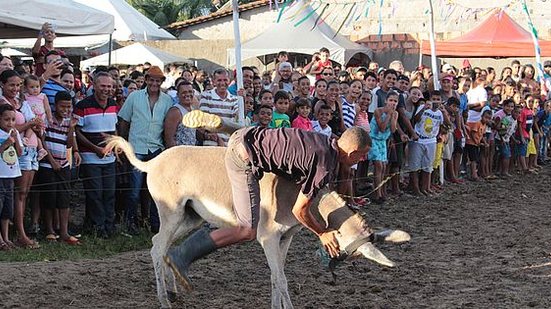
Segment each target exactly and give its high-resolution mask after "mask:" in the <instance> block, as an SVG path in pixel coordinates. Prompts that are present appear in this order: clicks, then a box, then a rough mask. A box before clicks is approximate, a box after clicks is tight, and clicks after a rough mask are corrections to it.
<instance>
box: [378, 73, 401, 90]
mask: <svg viewBox="0 0 551 309" xmlns="http://www.w3.org/2000/svg"><path fill="white" fill-rule="evenodd" d="M397 79H398V73H397V72H396V71H394V70H393V69H388V70H386V71H385V72H384V73H383V84H382V87H381V88H383V89H384V90H385V91H388V89H391V88H393V87H394V84H396V80H397Z"/></svg>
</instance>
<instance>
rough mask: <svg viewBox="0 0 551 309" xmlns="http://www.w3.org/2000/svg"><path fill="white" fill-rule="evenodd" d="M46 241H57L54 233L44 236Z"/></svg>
mask: <svg viewBox="0 0 551 309" xmlns="http://www.w3.org/2000/svg"><path fill="white" fill-rule="evenodd" d="M46 240H47V241H57V235H56V234H54V233H50V234H48V235H46Z"/></svg>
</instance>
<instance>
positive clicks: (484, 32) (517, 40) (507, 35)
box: [422, 10, 551, 58]
mask: <svg viewBox="0 0 551 309" xmlns="http://www.w3.org/2000/svg"><path fill="white" fill-rule="evenodd" d="M422 45H423V49H422V53H423V54H424V55H430V54H431V51H430V42H429V41H426V40H425V41H423V44H422ZM435 45H436V55H437V56H439V57H450V58H453V57H493V58H505V57H534V56H535V51H534V44H533V41H532V36H531V34H530V33H529V32H528V31H526V30H525V29H524V28H522V27H521V26H520V25H519V24H518V23H516V22H515V21H514V20H513V19H512V18H511V17H509V15H507V13H505V12H504V11H503V10H495V11H494V12H492V13H491V14H490V16H489V17H488V18H487V19H486V20H484V21H482V22H481V23H480V24H479V25H478V26H476V27H475V28H474V29H472V30H471V31H469V32H467V33H465V34H464V35H462V36H460V37H458V38H455V39H452V40H449V41H443V42H436V43H435ZM539 45H540V47H541V55H542V56H544V57H548V56H551V41H543V40H540V41H539Z"/></svg>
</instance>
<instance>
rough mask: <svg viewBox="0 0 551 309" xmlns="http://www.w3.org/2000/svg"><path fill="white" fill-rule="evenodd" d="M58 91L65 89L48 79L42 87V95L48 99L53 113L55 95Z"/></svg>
mask: <svg viewBox="0 0 551 309" xmlns="http://www.w3.org/2000/svg"><path fill="white" fill-rule="evenodd" d="M60 91H67V89H66V88H65V87H63V86H62V85H61V84H59V83H58V82H56V81H55V80H53V79H48V81H47V82H46V83H45V84H44V86H42V93H43V94H45V95H46V96H47V97H48V103H50V109H51V110H52V112H54V111H55V95H56V94H57V93H58V92H60Z"/></svg>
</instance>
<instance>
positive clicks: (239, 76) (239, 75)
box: [232, 0, 245, 125]
mask: <svg viewBox="0 0 551 309" xmlns="http://www.w3.org/2000/svg"><path fill="white" fill-rule="evenodd" d="M232 10H233V35H234V42H235V72H236V82H237V89H243V72H242V70H241V68H242V64H241V34H240V33H239V4H238V3H237V0H232ZM237 122H238V123H239V124H241V125H244V124H245V103H244V101H243V97H241V96H238V100H237Z"/></svg>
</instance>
